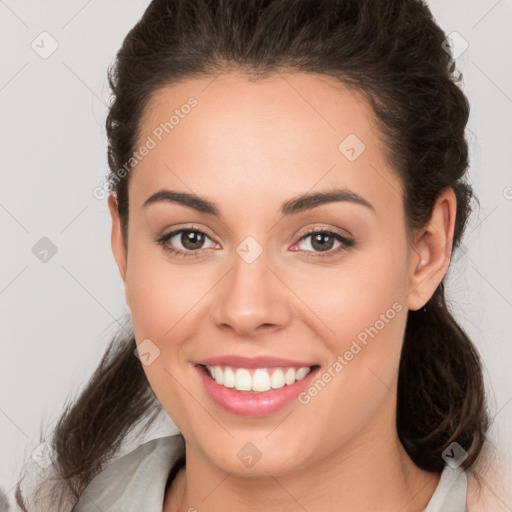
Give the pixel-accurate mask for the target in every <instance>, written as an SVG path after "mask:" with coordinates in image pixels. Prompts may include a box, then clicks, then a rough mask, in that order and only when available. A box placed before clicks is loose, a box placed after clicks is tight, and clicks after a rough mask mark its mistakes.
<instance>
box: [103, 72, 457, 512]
mask: <svg viewBox="0 0 512 512" xmlns="http://www.w3.org/2000/svg"><path fill="white" fill-rule="evenodd" d="M190 96H194V97H195V98H196V99H197V101H198V105H197V106H196V107H195V108H194V109H193V110H192V111H191V112H190V114H188V115H187V116H185V117H184V118H183V119H181V120H180V123H179V125H177V126H176V127H175V128H174V129H173V130H172V131H171V132H169V134H167V135H166V136H165V137H164V138H163V140H162V141H161V142H159V143H158V145H157V146H156V147H155V148H154V149H152V150H151V151H150V152H149V154H148V155H147V156H146V157H145V158H144V159H142V161H141V162H140V163H139V164H138V165H137V166H136V168H135V169H134V170H133V171H132V174H131V177H130V180H131V181H130V185H129V203H130V206H129V218H130V222H129V228H128V241H129V242H128V248H126V245H125V242H126V241H125V240H123V237H122V234H121V229H120V219H119V215H118V212H117V204H116V200H115V197H114V195H111V196H110V197H109V208H110V212H111V215H112V248H113V252H114V257H115V259H116V262H117V265H118V267H119V271H120V274H121V277H122V279H123V282H124V286H125V295H126V301H127V303H128V305H129V307H130V310H131V312H132V317H133V324H134V331H135V337H136V340H137V343H140V342H142V340H144V339H148V338H149V339H150V340H151V341H152V342H153V343H154V344H155V345H156V346H157V347H158V349H159V350H160V356H159V357H157V358H156V359H155V360H154V361H153V362H152V363H151V364H150V365H148V366H144V371H145V372H146V375H147V377H148V380H149V383H150V385H151V387H152V388H153V390H154V392H155V394H156V396H157V397H158V399H159V400H160V402H161V403H162V405H163V407H164V409H165V410H166V412H167V413H168V415H169V416H170V417H171V418H172V420H173V421H174V423H175V424H176V425H177V426H178V428H179V429H180V431H181V432H182V434H183V436H184V437H185V439H186V456H187V465H186V468H185V469H183V470H182V471H181V472H180V473H179V474H178V476H177V478H176V479H175V480H174V482H173V484H172V485H171V486H170V488H169V489H168V491H167V494H166V499H165V503H164V511H165V512H175V511H186V510H189V509H190V507H194V508H195V509H196V510H198V511H202V510H208V511H209V512H216V511H222V512H224V511H225V510H226V509H230V510H234V509H238V510H244V511H261V510H268V511H270V510H275V511H280V512H287V511H291V510H299V509H300V510H302V509H306V510H308V511H309V512H312V511H323V512H326V511H327V512H329V511H335V510H336V511H340V510H346V511H354V510H357V511H359V510H361V511H363V510H364V511H366V510H368V511H369V510H379V511H397V510H400V511H401V512H406V511H420V510H422V509H423V508H424V507H425V506H426V505H427V503H428V501H429V499H430V498H431V496H432V494H433V492H434V490H435V488H436V486H437V484H438V482H439V476H440V475H439V474H436V473H430V472H426V471H423V470H421V469H419V468H418V467H417V466H416V465H415V464H414V463H413V462H412V460H411V459H410V458H409V456H408V455H407V453H406V452H405V450H404V449H403V446H402V445H401V443H400V441H399V439H398V436H397V432H396V426H395V411H396V387H397V376H398V367H399V358H400V350H401V346H402V342H403V335H404V330H405V324H406V319H407V310H408V309H410V310H417V309H419V308H421V307H423V305H424V304H425V303H426V302H427V301H428V299H429V298H430V297H431V296H432V294H433V293H434V291H435V289H436V287H437V286H438V284H439V283H440V282H441V280H442V278H443V277H444V275H445V273H446V271H447V269H448V265H449V256H450V253H451V239H452V237H453V231H454V220H455V211H456V198H455V195H454V193H453V190H452V189H450V188H448V189H445V190H444V191H442V193H441V194H440V195H439V198H438V200H437V202H436V204H435V206H434V209H433V213H432V217H431V221H430V223H429V225H428V226H427V227H426V228H425V229H423V230H421V231H420V232H418V233H415V234H414V235H415V236H414V238H413V239H412V242H409V239H408V237H407V230H406V222H405V217H404V210H403V199H402V192H401V183H400V180H399V179H398V177H397V176H396V175H395V173H394V171H393V170H392V169H391V168H390V167H389V166H388V164H387V163H386V161H385V159H384V156H383V155H384V153H383V147H382V143H381V141H380V138H379V134H378V128H377V127H376V125H375V119H374V118H373V116H372V112H371V110H370V108H369V106H368V104H367V103H366V102H365V101H364V100H363V98H362V97H361V96H359V95H358V94H357V93H356V92H354V91H351V90H349V89H347V88H346V87H345V86H343V85H341V84H339V83H337V82H335V81H334V80H331V79H329V78H328V77H323V76H317V75H308V74H303V73H290V74H281V75H277V76H272V77H269V78H265V79H264V80H263V81H259V82H253V81H250V80H248V79H247V77H245V76H244V75H242V74H241V73H236V72H225V73H223V74H221V75H220V76H218V77H216V78H215V79H213V78H212V77H208V78H204V79H190V80H187V81H184V82H181V83H179V84H174V85H172V86H169V87H165V88H163V89H160V90H159V91H158V93H157V94H156V95H155V96H154V97H153V99H152V101H151V103H150V104H149V106H148V107H147V109H146V111H145V115H144V117H143V119H142V121H141V135H140V138H139V141H138V144H137V147H139V146H141V145H142V144H143V143H144V141H145V140H146V138H147V136H148V135H151V133H152V131H153V130H154V129H155V127H157V126H158V125H159V124H160V123H161V122H163V121H165V120H167V119H168V118H169V115H170V113H172V111H173V110H174V109H175V108H179V107H180V106H181V105H183V104H184V103H186V101H187V99H188V98H189V97H190ZM351 133H352V134H356V135H357V137H358V138H359V139H360V140H362V141H363V142H364V144H365V146H366V149H365V151H364V152H362V153H361V154H360V156H359V157H358V158H357V159H356V160H355V161H353V162H351V161H349V160H348V159H347V158H346V157H345V156H344V155H343V154H342V153H341V152H340V151H339V150H338V145H339V144H340V142H341V141H342V140H343V139H344V138H345V137H346V136H347V135H348V134H351ZM342 187H344V188H348V189H350V190H352V191H354V192H356V193H357V194H359V195H360V196H362V197H363V198H365V199H366V200H367V201H368V202H370V203H371V204H372V205H373V208H374V211H372V210H371V209H369V208H366V207H364V206H362V205H359V204H355V203H351V202H331V203H327V204H323V205H320V206H318V207H316V208H314V209H311V210H308V211H304V212H301V213H298V214H295V215H292V216H289V217H281V216H280V213H279V212H280V207H281V204H282V203H283V202H284V201H286V200H288V199H290V198H292V197H295V196H297V195H300V194H304V193H306V192H318V191H320V190H326V189H330V188H342ZM162 188H168V189H171V190H176V191H180V192H193V193H195V194H197V195H199V196H201V197H204V198H206V199H208V200H210V201H212V202H214V203H216V205H217V206H218V208H219V210H220V212H221V216H220V217H219V218H216V217H215V216H213V215H211V214H207V213H201V212H197V211H195V210H193V209H191V208H189V207H186V206H183V205H179V204H177V203H172V202H162V203H155V204H153V205H151V206H149V207H147V208H142V205H143V203H144V201H145V200H146V199H147V198H148V197H149V196H151V195H152V194H153V193H155V192H156V191H158V190H160V189H162ZM190 223H193V224H194V225H195V226H196V228H199V229H200V230H201V231H203V232H204V233H206V235H207V237H206V238H205V241H204V245H203V246H202V247H204V248H199V249H193V246H192V249H190V247H191V246H190V244H189V245H188V246H185V245H183V244H182V241H181V239H180V236H177V237H174V238H173V242H172V244H173V245H174V247H175V248H178V249H181V250H185V251H186V250H187V249H188V250H189V252H193V251H194V250H195V251H196V253H197V252H199V253H200V255H199V256H198V257H196V258H193V257H190V258H178V257H176V256H174V255H172V254H170V253H168V252H167V251H165V249H164V248H163V247H162V246H161V245H159V244H158V243H157V242H156V241H155V240H156V239H157V238H158V237H159V235H162V234H165V233H168V232H171V231H172V230H177V229H180V228H181V229H184V228H187V227H189V226H190ZM316 227H321V228H324V229H327V230H331V231H334V232H339V233H340V234H342V235H344V236H347V237H351V238H352V239H353V240H354V241H355V245H354V246H353V247H349V248H346V249H345V250H342V251H341V252H336V251H337V249H338V248H339V247H340V243H339V242H337V241H334V242H332V245H331V246H329V247H328V250H329V251H330V253H331V254H332V256H331V257H329V258H322V257H316V258H315V255H317V254H324V252H322V251H321V250H319V249H318V248H315V246H314V245H313V243H312V237H309V238H306V239H305V240H302V241H300V239H301V237H302V236H303V234H305V233H306V232H307V231H309V230H310V229H311V228H316ZM247 236H251V237H253V238H254V239H255V240H256V241H257V242H258V243H259V245H260V246H261V248H263V253H262V254H261V255H260V256H259V257H258V258H256V260H255V261H254V262H252V263H250V264H248V263H247V262H246V261H245V260H244V259H243V258H241V257H240V256H239V255H238V253H237V252H236V248H237V246H238V245H239V244H240V243H241V242H242V241H243V240H244V239H245V238H246V237H247ZM168 243H169V244H171V242H168ZM308 255H312V256H313V257H311V258H307V256H308ZM393 303H398V304H400V305H401V306H402V309H401V311H400V312H399V313H397V314H396V316H394V318H393V319H392V320H390V321H389V322H388V323H386V325H385V327H384V328H382V329H381V330H379V332H378V334H377V335H376V336H375V337H374V338H371V339H369V341H368V344H367V345H366V346H365V347H364V348H363V350H361V352H360V353H359V354H358V355H357V356H356V357H354V358H353V359H352V360H351V361H350V362H349V363H348V364H347V365H346V366H345V367H344V368H343V370H342V371H341V372H339V373H338V374H337V375H336V377H335V378H333V379H332V380H331V382H329V383H328V385H327V386H325V388H324V389H323V390H322V391H321V392H320V393H318V395H317V396H315V397H314V398H312V399H311V401H310V402H309V403H308V404H307V405H303V404H300V403H298V402H297V401H294V402H293V403H292V404H291V405H289V406H287V407H286V408H285V409H283V410H281V411H279V412H278V413H275V414H273V415H270V416H265V417H260V418H251V417H241V416H237V415H234V414H232V413H229V412H226V411H224V410H223V409H221V408H220V407H219V406H218V405H216V404H215V402H213V401H212V400H211V399H210V397H209V395H207V393H206V391H205V390H204V388H203V385H202V383H201V380H200V379H199V376H198V374H197V371H196V370H195V369H194V367H193V364H192V362H193V361H197V360H199V359H203V358H206V357H212V356H218V355H224V354H240V355H246V356H256V355H275V356H281V357H286V358H291V359H296V360H297V359H299V360H306V361H313V362H316V363H317V364H319V365H321V367H322V370H326V369H327V368H329V367H330V366H331V365H332V364H333V362H334V361H335V360H336V358H337V356H338V355H340V354H344V353H345V352H346V351H347V350H348V349H349V347H350V345H351V343H352V341H353V340H354V339H355V338H356V337H357V335H358V334H359V333H360V332H361V331H363V330H364V329H365V327H368V326H372V325H374V324H375V322H376V320H378V319H379V318H380V315H381V314H384V313H386V311H387V310H389V309H390V308H391V307H392V304H393ZM248 442H250V443H252V444H254V445H255V446H256V447H257V448H258V450H259V451H260V452H261V454H262V457H261V459H260V460H259V461H258V462H257V463H256V464H255V465H254V466H252V467H250V468H248V467H246V466H245V465H244V464H243V463H242V461H241V460H240V459H239V458H238V457H237V452H238V451H239V450H240V449H241V448H242V447H243V446H244V445H245V444H246V443H248ZM301 507H303V508H301Z"/></svg>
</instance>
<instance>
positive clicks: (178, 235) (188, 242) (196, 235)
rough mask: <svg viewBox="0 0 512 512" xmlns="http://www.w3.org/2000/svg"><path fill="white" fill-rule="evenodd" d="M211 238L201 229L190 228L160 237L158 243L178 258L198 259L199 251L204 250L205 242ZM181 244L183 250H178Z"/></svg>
mask: <svg viewBox="0 0 512 512" xmlns="http://www.w3.org/2000/svg"><path fill="white" fill-rule="evenodd" d="M206 239H208V240H211V238H210V237H209V236H208V235H207V234H206V233H205V232H204V231H201V230H199V229H196V228H193V227H190V228H185V229H178V230H175V231H171V232H170V233H167V234H165V235H163V236H162V237H160V238H159V239H158V240H157V242H158V243H159V244H160V245H161V246H162V247H163V248H164V249H165V250H166V251H169V252H171V253H173V254H174V255H175V256H178V257H196V256H198V254H194V253H198V252H199V251H198V250H199V249H204V243H205V240H206ZM176 244H181V246H182V247H183V249H181V248H179V247H178V248H176Z"/></svg>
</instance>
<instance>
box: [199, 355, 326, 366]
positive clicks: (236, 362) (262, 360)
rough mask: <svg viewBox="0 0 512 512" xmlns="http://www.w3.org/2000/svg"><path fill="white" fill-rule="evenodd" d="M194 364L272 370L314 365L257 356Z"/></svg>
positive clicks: (203, 361) (204, 361) (207, 360)
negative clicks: (273, 368)
mask: <svg viewBox="0 0 512 512" xmlns="http://www.w3.org/2000/svg"><path fill="white" fill-rule="evenodd" d="M196 364H202V365H205V366H234V367H235V368H272V367H275V366H287V367H290V366H291V367H294V368H302V367H304V366H313V365H315V364H316V363H312V362H311V361H309V362H308V361H293V360H292V359H283V358H281V357H272V356H259V357H244V356H232V355H227V356H217V357H210V358H208V359H203V360H201V361H197V362H196Z"/></svg>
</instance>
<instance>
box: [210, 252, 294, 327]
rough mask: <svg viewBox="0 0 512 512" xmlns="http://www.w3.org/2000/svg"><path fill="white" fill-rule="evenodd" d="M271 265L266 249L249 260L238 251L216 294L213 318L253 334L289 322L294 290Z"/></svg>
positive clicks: (216, 321) (223, 325) (220, 322)
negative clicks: (289, 288) (292, 290)
mask: <svg viewBox="0 0 512 512" xmlns="http://www.w3.org/2000/svg"><path fill="white" fill-rule="evenodd" d="M272 267H275V265H272V263H271V262H269V261H268V258H267V255H266V253H265V252H263V253H262V254H261V255H260V256H259V257H258V258H256V260H254V261H252V262H250V263H249V262H248V261H246V260H244V258H242V257H240V256H239V255H238V254H235V256H234V258H233V266H232V268H231V269H230V271H229V272H228V274H227V275H226V276H225V277H224V279H223V280H222V283H219V285H218V288H217V294H216V295H215V305H214V306H213V318H214V321H215V323H216V325H217V326H218V327H219V328H221V329H224V330H232V331H234V332H235V333H236V334H238V335H239V336H243V337H251V336H256V335H258V334H261V333H271V332H273V331H277V330H280V329H282V328H283V327H285V326H286V325H287V324H288V323H289V322H290V319H291V316H292V311H291V304H290V301H289V297H290V295H291V293H290V292H289V290H288V288H287V287H286V285H285V284H284V282H283V281H285V280H284V279H283V277H282V276H279V271H278V270H276V269H275V268H272Z"/></svg>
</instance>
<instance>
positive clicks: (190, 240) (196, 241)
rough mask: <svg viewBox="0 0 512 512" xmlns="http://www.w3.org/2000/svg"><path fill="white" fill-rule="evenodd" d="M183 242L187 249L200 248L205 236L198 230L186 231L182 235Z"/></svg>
mask: <svg viewBox="0 0 512 512" xmlns="http://www.w3.org/2000/svg"><path fill="white" fill-rule="evenodd" d="M181 243H182V244H183V246H184V247H186V248H187V249H198V248H200V247H201V245H202V243H203V236H202V234H201V233H198V232H197V231H184V232H183V234H182V235H181Z"/></svg>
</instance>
